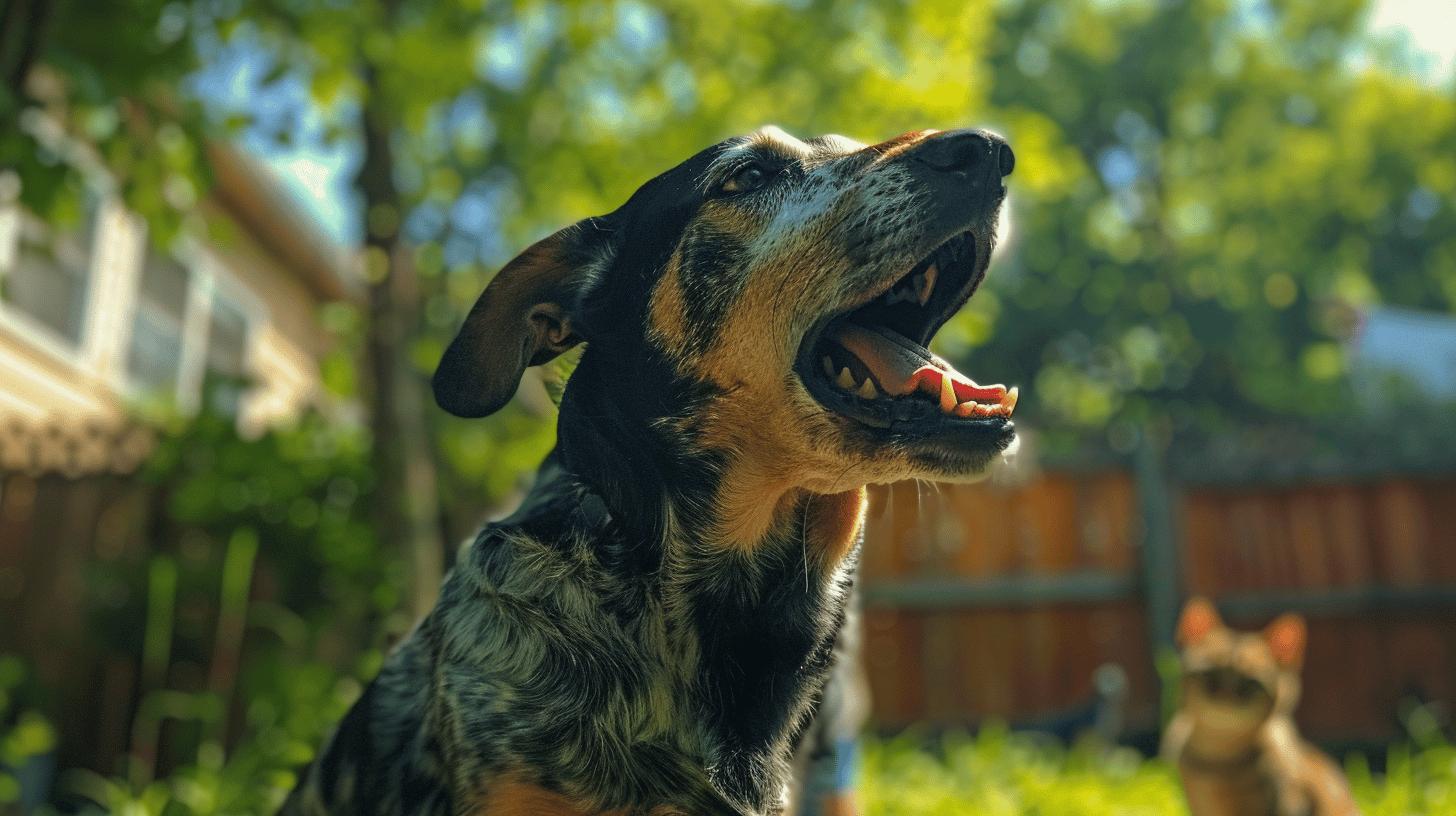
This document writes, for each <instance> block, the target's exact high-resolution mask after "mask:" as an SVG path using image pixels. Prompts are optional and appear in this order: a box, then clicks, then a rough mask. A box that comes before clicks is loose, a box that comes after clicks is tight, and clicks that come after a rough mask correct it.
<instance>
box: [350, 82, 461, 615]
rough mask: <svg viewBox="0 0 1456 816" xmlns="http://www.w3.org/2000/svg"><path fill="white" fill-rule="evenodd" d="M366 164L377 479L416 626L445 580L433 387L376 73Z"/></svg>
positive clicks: (369, 91)
mask: <svg viewBox="0 0 1456 816" xmlns="http://www.w3.org/2000/svg"><path fill="white" fill-rule="evenodd" d="M360 73H361V79H362V80H363V81H364V85H365V89H366V90H365V96H364V99H363V103H362V107H361V112H360V115H361V119H362V123H361V124H362V132H363V136H364V155H363V161H362V162H361V164H360V167H359V175H358V179H357V183H358V188H359V192H360V193H361V194H362V197H363V205H364V226H365V238H364V245H365V270H366V276H367V279H368V285H369V297H368V310H367V312H368V313H367V317H368V319H367V323H366V327H365V355H366V359H367V365H368V370H369V378H370V385H371V388H370V392H369V400H370V403H371V404H370V409H371V410H370V420H371V427H372V431H373V437H374V441H373V460H374V470H375V478H376V479H377V496H378V498H377V508H376V512H377V513H378V524H379V532H380V535H381V536H382V537H383V540H384V541H385V542H386V543H387V544H390V545H398V546H399V547H400V548H401V549H402V551H403V552H404V554H405V561H406V564H407V565H408V569H409V571H410V574H409V604H410V610H411V612H413V614H414V615H415V617H416V618H418V617H420V616H422V615H424V614H425V613H426V612H428V611H429V610H430V608H431V607H433V606H434V603H435V596H436V595H437V593H438V591H439V586H440V580H441V578H442V573H443V570H444V563H445V558H444V556H445V549H444V544H443V542H442V538H441V536H440V524H439V516H440V513H439V495H438V491H437V489H436V471H435V460H434V456H433V451H432V450H431V446H430V439H429V434H428V432H427V430H426V427H425V417H424V410H425V405H424V399H423V398H422V394H423V392H424V390H425V389H426V388H428V383H427V382H426V381H425V379H424V378H423V377H421V376H419V374H418V372H417V371H415V369H414V367H413V366H412V365H411V363H410V360H409V356H408V346H409V342H410V340H411V339H412V338H413V337H414V334H415V327H416V319H417V316H418V315H419V313H420V294H419V287H418V284H417V281H416V279H415V275H414V269H413V266H412V264H411V263H410V257H409V253H408V250H407V247H405V246H404V242H403V240H402V238H401V236H400V223H401V220H402V219H403V207H402V205H401V201H400V195H399V190H398V188H397V187H396V186H395V179H394V153H393V146H392V145H391V143H390V137H391V135H392V133H393V132H394V127H393V125H394V124H395V123H394V121H393V119H394V117H393V116H392V115H391V113H392V112H391V111H390V110H389V109H388V106H387V104H386V100H385V97H384V94H383V93H382V92H381V91H380V89H379V87H378V77H377V72H376V69H375V67H374V66H373V65H371V64H370V63H369V62H368V61H367V60H366V61H365V62H364V63H363V66H362V69H361V72H360Z"/></svg>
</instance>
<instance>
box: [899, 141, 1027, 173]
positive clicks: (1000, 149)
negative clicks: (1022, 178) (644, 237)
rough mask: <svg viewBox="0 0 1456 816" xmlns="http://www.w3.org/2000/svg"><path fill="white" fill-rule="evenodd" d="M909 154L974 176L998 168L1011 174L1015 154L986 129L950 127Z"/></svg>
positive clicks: (937, 167)
mask: <svg viewBox="0 0 1456 816" xmlns="http://www.w3.org/2000/svg"><path fill="white" fill-rule="evenodd" d="M910 155H911V156H912V157H913V158H914V159H915V160H916V161H919V162H920V163H922V164H924V165H926V166H928V167H930V168H932V169H934V170H940V171H944V172H959V173H965V174H966V175H973V174H976V173H978V172H984V171H986V170H989V169H990V168H993V167H994V168H996V170H997V172H999V173H1000V175H1002V176H1009V175H1011V169H1012V168H1013V167H1015V166H1016V154H1015V153H1012V152H1011V146H1010V145H1008V144H1006V140H1005V139H1002V138H1001V137H1000V136H997V135H995V134H994V133H987V132H986V131H984V130H950V131H946V132H945V133H937V134H935V135H934V136H931V137H930V138H928V139H926V140H925V141H923V142H921V143H920V144H919V145H916V146H915V148H914V149H913V150H912V151H911V152H910Z"/></svg>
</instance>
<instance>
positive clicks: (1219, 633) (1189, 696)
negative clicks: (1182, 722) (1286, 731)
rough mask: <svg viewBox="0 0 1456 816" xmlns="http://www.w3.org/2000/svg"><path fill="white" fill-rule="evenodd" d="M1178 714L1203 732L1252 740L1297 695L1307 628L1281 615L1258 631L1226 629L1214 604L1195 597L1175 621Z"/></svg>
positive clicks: (1287, 708) (1292, 617)
mask: <svg viewBox="0 0 1456 816" xmlns="http://www.w3.org/2000/svg"><path fill="white" fill-rule="evenodd" d="M1178 643H1179V645H1180V646H1181V647H1182V655H1181V658H1182V668H1183V685H1182V689H1183V698H1182V702H1181V704H1180V707H1181V708H1182V710H1183V711H1184V712H1185V713H1186V714H1187V715H1189V716H1190V717H1191V718H1192V720H1193V722H1194V725H1195V727H1196V728H1197V729H1198V730H1199V731H1200V732H1203V733H1205V734H1209V735H1218V736H1222V737H1225V738H1228V739H1244V738H1249V739H1251V738H1252V737H1253V736H1254V735H1256V734H1257V733H1258V731H1259V729H1260V728H1261V727H1262V726H1263V724H1264V723H1265V722H1266V721H1267V720H1268V719H1269V717H1270V716H1271V715H1273V714H1274V713H1275V712H1276V711H1277V712H1289V711H1291V710H1292V709H1293V708H1294V704H1295V702H1296V701H1297V700H1298V697H1299V669H1300V665H1301V663H1302V662H1303V659H1304V643H1305V624H1304V619H1303V618H1300V617H1298V616H1296V615H1284V616H1282V617H1280V618H1278V619H1276V620H1275V621H1274V622H1273V623H1270V624H1269V625H1268V626H1267V627H1265V628H1264V630H1263V631H1261V632H1238V631H1235V630H1233V629H1230V628H1228V627H1227V626H1225V625H1224V623H1223V621H1222V619H1220V618H1219V616H1218V612H1217V610H1215V609H1214V607H1213V605H1212V604H1211V603H1209V602H1208V601H1206V600H1204V599H1202V598H1194V599H1193V600H1191V601H1189V602H1188V605H1187V606H1186V607H1184V609H1183V616H1182V618H1181V619H1180V621H1179V623H1178Z"/></svg>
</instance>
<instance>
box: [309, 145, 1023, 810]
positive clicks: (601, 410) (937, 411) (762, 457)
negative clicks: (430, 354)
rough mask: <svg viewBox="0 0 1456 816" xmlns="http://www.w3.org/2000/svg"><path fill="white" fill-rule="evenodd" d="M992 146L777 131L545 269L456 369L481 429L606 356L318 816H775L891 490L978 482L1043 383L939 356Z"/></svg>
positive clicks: (471, 552) (648, 195)
mask: <svg viewBox="0 0 1456 816" xmlns="http://www.w3.org/2000/svg"><path fill="white" fill-rule="evenodd" d="M1014 163H1015V157H1014V154H1013V153H1012V151H1011V148H1010V147H1008V146H1007V144H1006V142H1005V141H1004V140H1003V139H1002V138H1000V137H999V136H996V135H994V134H991V133H989V132H986V131H981V130H969V129H967V130H953V131H948V132H938V131H930V130H927V131H919V132H914V133H907V134H905V135H902V136H899V137H897V138H894V139H890V140H888V141H885V142H881V143H879V144H874V145H864V144H860V143H858V142H854V141H851V140H849V139H846V138H843V137H839V136H824V137H819V138H811V139H807V140H800V139H798V138H795V137H793V136H791V135H789V134H788V133H785V132H784V131H782V130H779V129H777V128H772V127H769V128H764V129H762V130H760V131H757V132H755V133H753V134H751V135H748V136H745V137H739V138H734V139H729V140H727V141H724V142H721V143H719V144H716V145H714V146H712V147H709V148H707V149H706V150H703V151H702V152H700V153H698V154H697V155H695V156H693V157H692V158H690V159H688V160H687V161H685V162H683V163H682V164H680V165H678V166H677V167H675V168H673V169H671V170H668V171H667V172H665V173H663V174H662V175H660V176H658V177H656V178H654V179H652V180H651V181H649V182H647V183H646V184H645V185H643V186H642V187H641V188H640V189H639V190H637V192H636V193H635V194H633V195H632V196H631V198H630V199H629V200H628V201H627V202H626V203H625V204H624V205H622V206H621V207H620V208H619V209H617V210H615V211H613V212H612V213H610V214H608V215H603V216H599V217H593V218H587V219H586V220H584V221H581V222H580V223H577V224H575V225H573V226H570V227H567V228H566V229H563V230H561V231H560V232H557V233H555V234H553V235H551V236H549V237H547V238H545V239H543V240H541V241H539V242H538V243H536V244H534V245H532V246H531V247H529V248H528V249H526V250H525V251H524V252H522V253H521V254H520V255H519V256H518V257H517V258H516V259H515V260H513V261H511V262H510V263H509V264H507V265H506V266H505V267H504V268H503V269H502V270H501V271H500V272H499V273H498V274H497V276H496V277H495V278H494V279H493V280H492V281H491V282H490V284H489V285H488V286H487V287H486V289H485V291H484V292H483V293H482V295H481V296H480V299H479V300H478V301H477V302H476V304H475V306H474V307H473V308H472V309H471V311H470V313H469V315H468V316H467V317H466V319H465V321H464V324H463V325H462V327H461V328H460V331H459V334H458V335H457V336H456V337H455V339H454V340H453V341H452V342H451V344H450V345H449V347H448V348H447V350H446V351H445V353H444V355H443V357H442V358H441V361H440V364H439V367H438V369H437V371H436V373H435V376H434V379H433V387H434V395H435V398H436V401H437V403H438V404H439V405H440V406H441V407H443V408H444V409H445V410H446V411H448V412H450V413H452V414H455V415H458V416H462V417H483V416H486V415H488V414H491V413H492V412H494V411H496V410H498V409H499V408H500V407H501V406H503V405H504V404H505V403H506V402H507V401H508V400H509V399H510V398H511V396H512V394H513V392H514V391H515V390H516V389H517V387H518V384H519V383H520V381H521V378H522V376H523V372H524V371H525V370H526V369H527V368H528V367H529V366H536V365H541V364H543V363H546V362H548V361H549V360H551V359H553V358H554V357H556V356H557V355H559V354H561V353H562V352H565V351H567V350H568V349H570V348H572V347H573V346H575V345H577V344H578V343H582V342H585V347H584V348H583V349H582V351H581V356H580V358H579V360H578V362H577V365H576V368H575V370H574V372H573V373H572V375H571V377H570V379H569V380H568V381H567V383H566V386H565V390H564V393H563V394H562V397H561V403H560V414H559V419H558V437H557V446H556V448H555V449H554V450H553V452H552V453H551V454H550V455H549V456H548V458H547V460H546V461H545V463H544V464H543V465H542V468H541V470H540V472H539V474H538V475H537V478H536V481H535V484H534V487H533V488H532V489H531V490H530V491H529V493H528V495H527V497H526V498H525V499H524V500H523V502H522V504H521V506H520V507H519V509H517V510H516V511H515V512H514V513H513V514H512V515H511V516H509V517H507V518H506V519H504V520H502V521H500V522H498V523H493V524H490V525H488V526H486V527H485V528H484V529H483V530H482V531H481V532H480V533H479V534H478V535H477V537H476V538H475V539H474V541H473V542H472V543H471V545H470V546H469V547H468V548H467V549H466V550H465V551H464V552H463V554H462V557H461V559H460V561H459V562H458V563H457V565H456V566H455V567H454V569H453V570H451V572H450V574H449V575H448V577H447V578H446V580H445V582H444V585H443V587H442V590H441V594H440V597H439V601H438V604H437V606H436V607H435V608H434V610H433V611H432V612H431V613H429V614H428V615H427V616H426V617H425V618H424V619H423V620H422V621H421V622H420V623H419V624H418V626H417V628H416V629H415V630H414V631H413V632H412V633H411V634H410V635H409V636H408V637H407V638H406V639H405V640H404V641H403V642H402V643H401V645H400V646H398V647H397V649H396V650H395V651H394V652H393V653H392V654H391V656H390V657H389V658H388V659H387V661H386V663H385V665H384V667H383V669H382V670H381V671H380V673H379V675H378V677H377V678H376V679H375V680H374V681H373V682H372V683H371V684H370V685H369V686H368V687H367V689H366V690H365V692H364V693H363V695H362V696H361V697H360V699H359V700H358V701H357V702H356V703H355V704H354V706H353V708H352V709H351V710H350V711H349V713H348V714H347V715H346V716H345V718H344V719H343V721H342V722H341V723H340V725H339V726H338V727H337V730H336V732H335V733H334V734H333V735H332V737H331V738H330V739H329V740H328V742H327V744H326V745H325V747H324V748H323V749H322V751H321V753H320V755H319V756H318V757H317V759H316V760H315V762H314V763H313V764H312V766H311V767H310V768H309V769H308V770H307V771H306V772H305V773H304V775H303V776H302V778H301V779H300V782H299V785H298V787H297V788H296V789H295V790H294V792H293V794H292V795H291V796H290V798H289V800H288V801H287V802H286V803H285V804H284V808H283V811H284V812H286V813H291V814H292V813H297V814H319V813H329V814H344V813H349V814H383V813H403V812H409V813H431V814H446V813H451V814H458V813H478V814H490V815H491V816H500V815H502V814H531V816H543V815H546V816H549V815H550V814H588V813H591V814H618V815H625V814H634V815H640V816H649V815H650V816H668V815H669V814H692V816H718V815H719V814H722V815H723V816H727V815H728V814H732V815H733V816H740V815H743V814H747V815H749V816H763V815H766V814H778V813H782V812H784V811H785V810H786V808H787V807H788V802H787V799H788V794H787V791H788V789H789V787H790V785H789V783H790V771H789V768H790V763H791V760H792V757H793V753H794V750H795V747H796V745H797V744H798V743H799V742H800V740H801V737H802V735H803V734H804V733H805V731H806V729H807V728H808V727H809V725H810V723H811V721H812V720H813V718H814V716H815V712H816V708H817V706H818V704H819V701H820V699H821V697H822V695H823V693H824V688H825V684H826V681H827V678H828V676H829V674H830V672H831V670H832V662H833V661H832V658H831V654H832V651H833V646H834V643H835V640H836V635H837V633H838V631H839V629H840V627H841V626H842V622H843V619H844V616H845V608H846V602H847V599H848V598H849V596H850V592H851V585H852V583H853V577H854V571H855V564H856V560H857V557H858V551H859V546H860V537H861V528H862V522H863V518H864V513H865V505H866V493H865V486H866V485H868V484H871V483H887V482H894V481H898V480H902V479H910V478H922V479H935V480H968V479H973V478H978V477H979V476H981V475H983V474H984V473H985V472H986V470H987V469H988V467H990V466H991V465H992V464H993V463H994V462H995V461H996V460H997V459H999V458H1000V457H1002V456H1003V455H1004V453H1005V452H1007V451H1008V449H1009V448H1011V447H1012V446H1013V444H1014V442H1015V439H1016V430H1015V426H1014V424H1013V423H1012V422H1011V414H1012V411H1013V409H1014V408H1015V403H1016V399H1017V392H1016V391H1015V390H1014V389H1012V390H1008V389H1006V388H1005V387H1003V386H1000V385H994V386H982V385H979V384H978V383H976V382H975V381H974V380H972V379H971V378H969V377H967V376H965V375H962V374H960V373H959V372H957V371H956V370H955V369H954V368H953V367H951V366H950V365H949V364H948V363H946V362H945V361H944V360H941V359H940V358H938V357H936V356H935V355H933V354H931V353H930V352H929V351H927V350H926V348H925V347H926V345H927V344H928V343H929V342H930V339H931V337H932V336H933V335H934V334H935V332H936V330H937V329H938V328H939V327H940V326H941V325H942V324H943V323H944V322H945V321H946V320H947V319H949V318H950V316H951V315H952V314H953V313H955V312H956V311H957V310H958V309H959V308H960V307H961V306H962V305H963V304H964V303H965V302H966V300H967V299H968V298H969V297H970V296H971V295H972V293H973V292H974V291H975V289H976V287H977V285H978V284H980V282H981V280H982V279H983V277H984V276H985V273H986V268H987V265H988V263H989V262H990V259H991V253H992V248H993V246H994V245H995V240H996V228H997V223H998V216H999V213H1000V211H1001V208H1002V202H1003V200H1004V198H1005V196H1006V185H1005V177H1006V176H1007V175H1009V174H1010V173H1011V170H1012V168H1013V166H1014Z"/></svg>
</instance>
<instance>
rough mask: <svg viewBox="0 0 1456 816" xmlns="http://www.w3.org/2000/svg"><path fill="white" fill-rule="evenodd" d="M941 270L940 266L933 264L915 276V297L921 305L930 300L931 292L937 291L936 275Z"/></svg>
mask: <svg viewBox="0 0 1456 816" xmlns="http://www.w3.org/2000/svg"><path fill="white" fill-rule="evenodd" d="M939 271H940V267H939V266H937V265H935V264H931V265H930V266H929V267H927V268H926V270H925V271H924V272H922V273H920V274H919V275H917V276H916V277H915V299H916V300H917V301H918V302H919V303H920V305H921V306H924V305H925V304H927V303H929V302H930V293H931V292H934V291H935V276H936V273H938V272H939Z"/></svg>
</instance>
